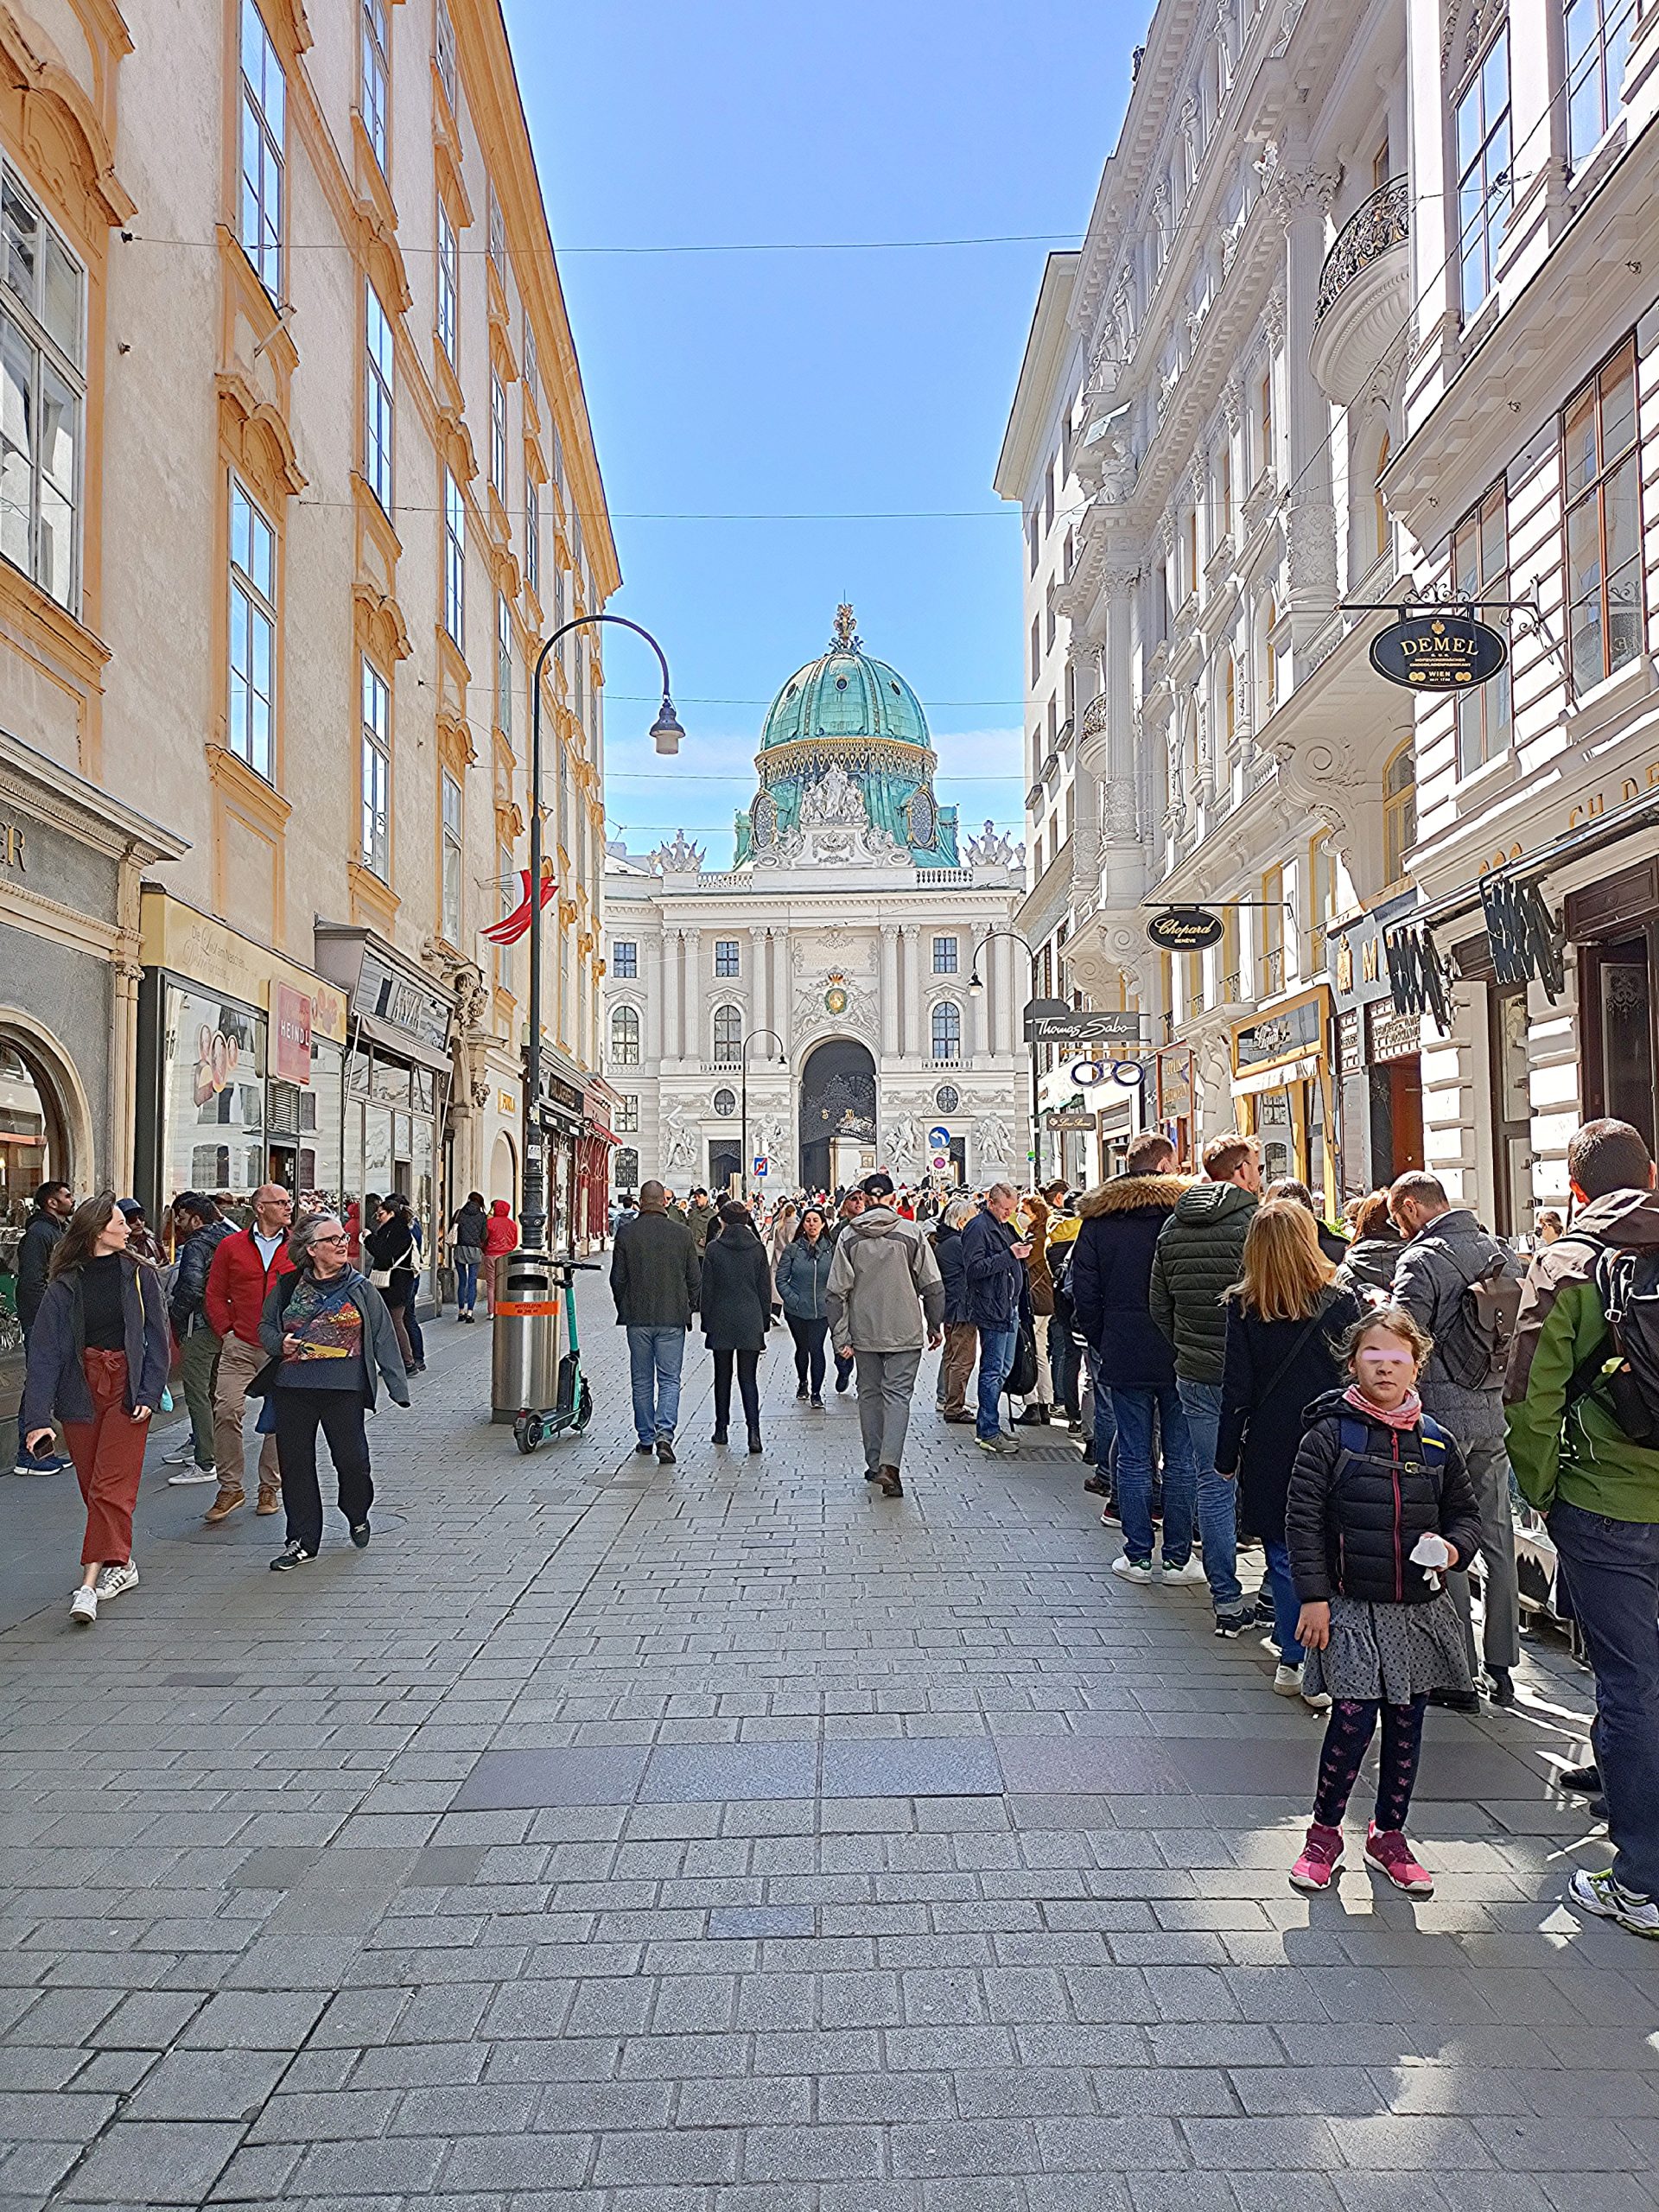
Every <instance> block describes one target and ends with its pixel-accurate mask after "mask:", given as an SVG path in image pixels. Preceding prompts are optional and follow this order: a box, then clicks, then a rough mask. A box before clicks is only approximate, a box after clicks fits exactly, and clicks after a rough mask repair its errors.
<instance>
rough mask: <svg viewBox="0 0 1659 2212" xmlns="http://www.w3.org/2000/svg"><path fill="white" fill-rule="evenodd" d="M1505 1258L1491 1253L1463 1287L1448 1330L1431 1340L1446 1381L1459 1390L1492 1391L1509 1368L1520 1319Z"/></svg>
mask: <svg viewBox="0 0 1659 2212" xmlns="http://www.w3.org/2000/svg"><path fill="white" fill-rule="evenodd" d="M1507 1265H1508V1255H1506V1254H1504V1253H1503V1252H1495V1253H1493V1255H1492V1256H1491V1260H1490V1261H1488V1262H1487V1263H1486V1265H1485V1267H1484V1268H1483V1269H1482V1271H1481V1273H1480V1274H1478V1275H1474V1276H1471V1278H1470V1279H1469V1281H1466V1282H1465V1284H1464V1287H1463V1294H1462V1296H1461V1297H1460V1298H1459V1300H1458V1309H1457V1312H1456V1313H1455V1314H1454V1315H1453V1316H1452V1321H1451V1323H1450V1325H1448V1326H1446V1327H1445V1328H1442V1329H1441V1331H1440V1334H1439V1335H1438V1336H1437V1337H1436V1338H1435V1340H1434V1349H1435V1350H1436V1351H1438V1352H1439V1353H1440V1360H1441V1363H1442V1364H1443V1365H1444V1367H1445V1369H1446V1373H1447V1375H1448V1376H1450V1377H1451V1379H1452V1382H1453V1383H1456V1384H1457V1386H1458V1388H1459V1389H1460V1390H1495V1389H1497V1387H1498V1386H1499V1384H1500V1383H1502V1382H1503V1373H1504V1370H1505V1369H1506V1368H1507V1367H1508V1365H1509V1363H1510V1345H1511V1344H1513V1343H1514V1341H1515V1330H1516V1322H1517V1321H1518V1320H1519V1319H1520V1318H1521V1285H1520V1283H1519V1282H1518V1281H1516V1279H1515V1277H1514V1276H1513V1275H1510V1274H1507V1273H1506V1272H1505V1269H1506V1268H1507Z"/></svg>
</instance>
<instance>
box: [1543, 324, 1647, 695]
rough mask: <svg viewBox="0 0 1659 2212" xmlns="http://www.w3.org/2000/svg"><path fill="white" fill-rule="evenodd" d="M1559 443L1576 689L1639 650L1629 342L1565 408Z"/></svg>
mask: <svg viewBox="0 0 1659 2212" xmlns="http://www.w3.org/2000/svg"><path fill="white" fill-rule="evenodd" d="M1561 446H1562V462H1563V469H1564V487H1565V493H1566V499H1567V592H1568V596H1569V599H1570V601H1571V607H1570V612H1569V614H1568V618H1567V626H1568V631H1569V632H1570V635H1571V639H1572V663H1573V686H1574V688H1575V690H1579V691H1580V692H1582V691H1586V690H1589V689H1590V688H1591V687H1592V685H1593V684H1596V683H1599V682H1600V681H1601V679H1602V678H1603V677H1605V676H1611V674H1612V673H1613V671H1614V670H1615V669H1619V668H1623V667H1624V664H1625V663H1626V662H1627V661H1630V660H1634V659H1635V658H1636V656H1637V652H1639V651H1640V649H1641V643H1642V569H1641V544H1642V493H1641V477H1640V468H1641V456H1640V453H1639V450H1638V448H1637V405H1636V345H1635V341H1634V340H1630V339H1627V340H1625V342H1624V345H1623V346H1620V347H1619V349H1618V353H1615V354H1614V355H1613V357H1612V359H1611V360H1610V361H1609V362H1607V363H1606V364H1605V366H1604V367H1602V368H1601V369H1599V371H1598V372H1596V374H1595V375H1594V376H1593V377H1592V378H1591V379H1590V381H1589V382H1588V383H1587V384H1586V385H1585V386H1584V387H1583V389H1582V390H1581V391H1579V392H1578V393H1577V394H1575V396H1574V397H1573V398H1572V399H1571V400H1570V401H1569V402H1568V403H1567V412H1566V414H1565V415H1564V416H1563V417H1562V429H1561Z"/></svg>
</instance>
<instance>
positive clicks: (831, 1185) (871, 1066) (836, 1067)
mask: <svg viewBox="0 0 1659 2212" xmlns="http://www.w3.org/2000/svg"><path fill="white" fill-rule="evenodd" d="M875 1126H876V1125H875V1062H874V1059H873V1058H871V1057H870V1053H869V1051H868V1047H867V1046H863V1045H861V1044H859V1043H858V1042H857V1041H856V1039H854V1038H851V1037H832V1038H830V1039H828V1040H827V1041H826V1042H825V1043H824V1044H822V1045H819V1046H816V1047H815V1048H814V1049H813V1051H811V1052H809V1053H808V1054H807V1057H806V1064H805V1065H804V1067H803V1068H802V1070H801V1124H800V1127H801V1187H802V1189H803V1190H806V1191H817V1190H824V1191H833V1190H836V1188H838V1187H839V1186H840V1185H842V1184H845V1183H855V1182H856V1181H857V1180H858V1179H859V1177H860V1176H861V1174H864V1173H868V1169H869V1167H872V1166H874V1164H875Z"/></svg>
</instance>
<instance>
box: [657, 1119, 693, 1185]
mask: <svg viewBox="0 0 1659 2212" xmlns="http://www.w3.org/2000/svg"><path fill="white" fill-rule="evenodd" d="M696 1159H697V1127H696V1122H695V1121H694V1119H693V1118H692V1115H691V1111H690V1108H689V1107H685V1106H671V1107H670V1108H669V1109H668V1111H667V1113H666V1114H664V1116H663V1167H664V1172H665V1173H670V1174H671V1173H673V1171H674V1170H675V1169H676V1168H677V1167H692V1168H695V1166H696Z"/></svg>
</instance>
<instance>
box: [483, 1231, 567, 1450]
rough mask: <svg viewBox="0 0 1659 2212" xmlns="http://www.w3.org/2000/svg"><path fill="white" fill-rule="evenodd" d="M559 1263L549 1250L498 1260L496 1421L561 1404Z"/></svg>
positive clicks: (494, 1296) (493, 1366)
mask: <svg viewBox="0 0 1659 2212" xmlns="http://www.w3.org/2000/svg"><path fill="white" fill-rule="evenodd" d="M555 1266H556V1262H555V1261H554V1260H553V1259H552V1258H551V1257H550V1255H548V1254H547V1253H545V1252H527V1251H524V1250H522V1249H520V1250H518V1251H516V1252H504V1253H502V1254H501V1255H500V1256H499V1258H498V1259H497V1260H496V1261H495V1262H494V1268H495V1274H494V1277H493V1282H492V1286H491V1293H490V1303H491V1305H492V1306H493V1310H494V1315H495V1320H494V1331H493V1336H494V1341H493V1344H492V1346H491V1353H490V1419H491V1420H492V1421H498V1422H507V1423H511V1422H512V1421H517V1420H518V1416H519V1414H522V1413H525V1412H528V1411H529V1410H531V1408H536V1409H538V1410H539V1409H540V1408H543V1407H547V1406H551V1405H553V1404H555V1403H556V1402H557V1399H558V1395H559V1314H560V1310H561V1309H560V1300H561V1297H562V1295H563V1294H562V1293H561V1291H560V1288H559V1286H558V1284H557V1283H556V1281H555V1280H554V1274H553V1270H554V1268H555Z"/></svg>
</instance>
